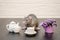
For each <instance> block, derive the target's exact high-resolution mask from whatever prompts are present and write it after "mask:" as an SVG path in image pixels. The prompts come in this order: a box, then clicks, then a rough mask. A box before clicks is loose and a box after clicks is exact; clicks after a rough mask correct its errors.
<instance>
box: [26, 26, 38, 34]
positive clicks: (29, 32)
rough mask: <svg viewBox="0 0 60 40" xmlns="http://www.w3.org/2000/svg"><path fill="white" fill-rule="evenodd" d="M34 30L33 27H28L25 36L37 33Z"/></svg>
mask: <svg viewBox="0 0 60 40" xmlns="http://www.w3.org/2000/svg"><path fill="white" fill-rule="evenodd" d="M34 29H35V28H34V27H28V28H27V30H26V31H25V34H28V35H34V34H36V33H37V32H36V31H35V30H34Z"/></svg>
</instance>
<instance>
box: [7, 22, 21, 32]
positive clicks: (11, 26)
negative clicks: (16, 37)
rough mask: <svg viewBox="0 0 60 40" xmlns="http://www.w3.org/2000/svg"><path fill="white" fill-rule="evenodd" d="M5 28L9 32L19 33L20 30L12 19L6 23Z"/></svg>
mask: <svg viewBox="0 0 60 40" xmlns="http://www.w3.org/2000/svg"><path fill="white" fill-rule="evenodd" d="M6 28H7V30H8V31H9V32H15V33H19V32H20V30H21V27H20V26H19V23H16V22H14V21H11V22H10V24H7V25H6Z"/></svg>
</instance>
